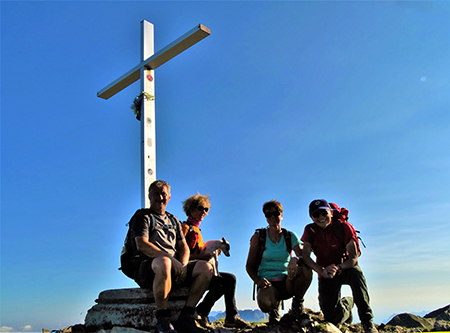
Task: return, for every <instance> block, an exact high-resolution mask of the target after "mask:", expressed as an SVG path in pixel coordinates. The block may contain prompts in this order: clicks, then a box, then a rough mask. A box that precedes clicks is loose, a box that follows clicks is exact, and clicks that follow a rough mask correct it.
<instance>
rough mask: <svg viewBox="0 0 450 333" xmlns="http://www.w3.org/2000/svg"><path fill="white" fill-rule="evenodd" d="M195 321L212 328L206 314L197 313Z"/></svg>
mask: <svg viewBox="0 0 450 333" xmlns="http://www.w3.org/2000/svg"><path fill="white" fill-rule="evenodd" d="M195 320H196V321H197V324H199V325H200V326H201V327H204V328H210V329H212V328H213V327H212V325H211V322H210V321H209V318H208V316H203V315H200V314H199V315H198V317H197V318H196V319H195Z"/></svg>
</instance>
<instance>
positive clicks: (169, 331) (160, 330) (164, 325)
mask: <svg viewBox="0 0 450 333" xmlns="http://www.w3.org/2000/svg"><path fill="white" fill-rule="evenodd" d="M156 332H157V333H177V331H175V329H174V328H173V326H172V324H171V323H170V320H169V319H168V318H164V319H159V320H158V322H157V324H156Z"/></svg>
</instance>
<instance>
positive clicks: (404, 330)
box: [43, 305, 450, 333]
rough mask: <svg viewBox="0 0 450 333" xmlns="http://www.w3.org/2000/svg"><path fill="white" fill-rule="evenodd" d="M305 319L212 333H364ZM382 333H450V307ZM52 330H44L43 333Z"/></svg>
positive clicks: (76, 332)
mask: <svg viewBox="0 0 450 333" xmlns="http://www.w3.org/2000/svg"><path fill="white" fill-rule="evenodd" d="M305 312H306V313H305V314H304V316H303V317H302V319H300V320H297V321H295V322H283V320H282V321H281V322H280V323H278V324H276V325H268V324H267V323H264V322H253V323H251V327H250V328H247V329H233V328H228V327H225V326H224V319H219V320H216V321H215V322H213V323H212V329H210V330H209V331H210V332H211V333H230V332H233V333H237V332H239V333H322V332H324V333H325V332H327V333H361V332H363V329H362V327H361V324H360V323H357V324H351V325H345V326H341V327H339V328H338V327H336V326H334V325H332V324H330V323H327V322H325V321H324V319H323V315H322V314H321V313H320V312H314V311H312V310H309V309H306V311H305ZM376 327H377V328H378V331H379V332H380V333H383V332H386V333H412V332H450V305H447V306H445V307H443V308H440V309H437V310H435V311H432V312H430V313H429V314H427V315H425V316H424V317H419V316H416V315H413V314H409V313H402V314H399V315H397V316H395V317H394V318H392V320H390V321H389V322H388V323H387V324H382V325H376ZM47 331H48V330H43V333H50V332H47ZM59 332H60V333H83V332H84V327H83V325H81V324H79V325H74V326H69V327H67V328H65V329H62V330H60V331H59ZM98 333H143V331H139V330H135V329H132V328H126V327H114V328H112V329H111V330H101V331H99V332H98ZM179 333H182V332H179Z"/></svg>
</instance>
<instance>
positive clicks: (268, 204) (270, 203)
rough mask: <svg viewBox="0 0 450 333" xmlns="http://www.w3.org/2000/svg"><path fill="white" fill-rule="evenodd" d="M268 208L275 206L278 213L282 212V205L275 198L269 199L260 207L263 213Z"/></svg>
mask: <svg viewBox="0 0 450 333" xmlns="http://www.w3.org/2000/svg"><path fill="white" fill-rule="evenodd" d="M269 208H275V209H276V210H278V211H279V212H280V213H283V206H282V205H281V204H280V203H279V202H278V201H276V200H270V201H268V202H266V203H264V205H263V207H262V211H263V213H265V212H266V210H267V209H269Z"/></svg>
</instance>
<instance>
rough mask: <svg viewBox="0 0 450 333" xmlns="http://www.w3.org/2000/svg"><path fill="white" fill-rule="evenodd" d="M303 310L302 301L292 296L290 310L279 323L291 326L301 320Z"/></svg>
mask: <svg viewBox="0 0 450 333" xmlns="http://www.w3.org/2000/svg"><path fill="white" fill-rule="evenodd" d="M304 310H305V308H304V306H303V299H300V298H298V297H295V296H294V298H292V304H291V309H290V310H289V311H288V313H286V314H285V315H284V316H283V317H282V318H281V321H280V322H281V323H282V324H284V325H286V324H287V325H290V324H293V323H295V322H296V321H297V320H300V319H303V318H302V315H303V312H304Z"/></svg>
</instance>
